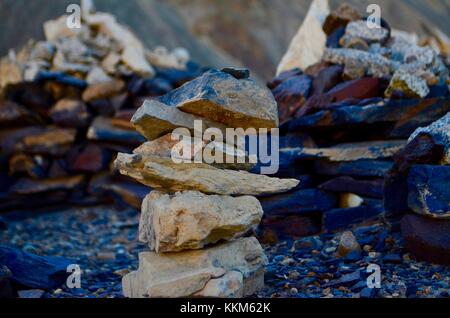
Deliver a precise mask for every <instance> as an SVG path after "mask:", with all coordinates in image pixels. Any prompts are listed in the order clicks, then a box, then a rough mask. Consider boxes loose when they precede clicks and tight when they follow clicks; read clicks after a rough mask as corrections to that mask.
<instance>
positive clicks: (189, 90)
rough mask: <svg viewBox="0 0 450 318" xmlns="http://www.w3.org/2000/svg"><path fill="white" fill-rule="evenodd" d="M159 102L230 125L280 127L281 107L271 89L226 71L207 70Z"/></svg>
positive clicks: (238, 126) (240, 126) (161, 98)
mask: <svg viewBox="0 0 450 318" xmlns="http://www.w3.org/2000/svg"><path fill="white" fill-rule="evenodd" d="M159 101H160V102H161V103H163V104H166V105H169V106H174V107H177V108H178V109H180V110H182V111H183V112H186V113H191V114H193V115H197V116H200V117H203V118H208V119H210V120H212V121H215V122H219V123H222V124H224V125H226V126H227V127H235V128H243V129H247V128H255V129H258V128H269V129H270V128H275V127H278V112H277V110H278V107H277V104H276V102H275V100H274V98H273V96H272V94H271V93H270V91H269V90H268V89H267V88H265V87H261V86H260V85H259V84H257V83H256V82H255V81H253V80H251V79H248V78H244V79H237V78H236V77H234V76H232V75H230V74H229V73H225V72H220V71H215V70H211V71H209V72H206V73H204V74H203V75H202V76H200V77H198V78H196V79H194V80H193V81H190V82H189V83H186V84H185V85H183V86H181V87H180V88H178V89H175V90H173V91H171V92H169V93H168V94H166V95H164V96H162V97H160V98H159Z"/></svg>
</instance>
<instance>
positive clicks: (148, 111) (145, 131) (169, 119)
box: [131, 100, 225, 140]
mask: <svg viewBox="0 0 450 318" xmlns="http://www.w3.org/2000/svg"><path fill="white" fill-rule="evenodd" d="M196 120H197V121H201V126H200V129H199V130H196V126H195V125H194V124H195V123H194V121H196ZM131 123H132V124H133V125H134V127H135V128H136V130H137V131H139V132H140V133H141V134H142V135H143V136H145V138H147V139H148V140H154V139H156V138H159V137H161V136H164V135H166V134H168V133H172V132H173V130H174V129H176V128H187V129H189V130H190V131H191V132H193V133H196V132H197V133H200V134H202V133H203V131H204V130H206V129H208V128H216V129H219V130H220V131H222V132H225V126H224V125H222V124H219V123H217V122H213V121H211V120H208V119H206V118H201V117H198V116H195V115H192V114H187V113H185V112H182V111H181V110H179V109H178V108H176V107H171V106H168V105H166V104H163V103H161V102H158V101H156V100H146V101H145V102H144V104H143V105H142V106H141V107H140V108H139V109H138V110H137V111H136V113H135V114H134V116H133V118H132V119H131ZM224 135H225V133H224Z"/></svg>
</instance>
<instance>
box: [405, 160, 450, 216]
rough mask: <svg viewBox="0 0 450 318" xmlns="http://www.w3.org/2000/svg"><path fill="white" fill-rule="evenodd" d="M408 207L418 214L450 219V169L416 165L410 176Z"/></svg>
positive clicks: (412, 168)
mask: <svg viewBox="0 0 450 318" xmlns="http://www.w3.org/2000/svg"><path fill="white" fill-rule="evenodd" d="M407 182H408V206H409V208H410V209H411V210H412V211H414V212H415V213H417V214H421V215H425V216H428V217H433V218H439V219H450V167H449V166H432V165H414V166H412V167H411V169H410V170H409V174H408V180H407Z"/></svg>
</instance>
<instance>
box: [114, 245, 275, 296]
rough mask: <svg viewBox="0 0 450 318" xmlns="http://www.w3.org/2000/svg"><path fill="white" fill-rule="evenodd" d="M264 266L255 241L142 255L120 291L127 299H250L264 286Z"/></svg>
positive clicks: (262, 255) (261, 253)
mask: <svg viewBox="0 0 450 318" xmlns="http://www.w3.org/2000/svg"><path fill="white" fill-rule="evenodd" d="M266 263H267V258H266V256H265V255H264V252H263V249H262V247H261V245H260V244H259V243H258V241H257V240H256V238H254V237H250V238H241V239H238V240H236V241H233V242H229V243H224V244H220V245H217V246H214V247H211V248H208V249H203V250H196V251H186V252H180V253H165V254H157V253H154V252H144V253H141V254H140V255H139V269H138V270H137V271H135V272H131V273H129V274H128V275H126V276H125V277H124V278H123V280H122V288H123V292H124V295H125V297H129V298H147V297H150V298H156V297H169V298H176V297H192V296H207V297H233V296H236V297H240V296H250V295H253V294H254V293H255V292H257V291H258V290H259V289H260V288H262V287H263V286H264V266H265V265H266ZM237 273H239V274H241V275H242V283H241V280H240V275H239V274H237ZM226 285H229V286H230V288H228V287H227V286H226ZM224 286H225V287H226V288H223V287H224Z"/></svg>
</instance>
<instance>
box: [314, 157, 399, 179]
mask: <svg viewBox="0 0 450 318" xmlns="http://www.w3.org/2000/svg"><path fill="white" fill-rule="evenodd" d="M393 164H394V163H393V162H392V161H384V160H366V159H362V160H355V161H350V162H331V161H326V160H318V161H316V162H315V171H316V173H318V174H321V175H331V176H339V175H340V176H354V177H384V176H385V175H386V173H387V172H388V171H389V170H390V169H391V168H392V166H393Z"/></svg>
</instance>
